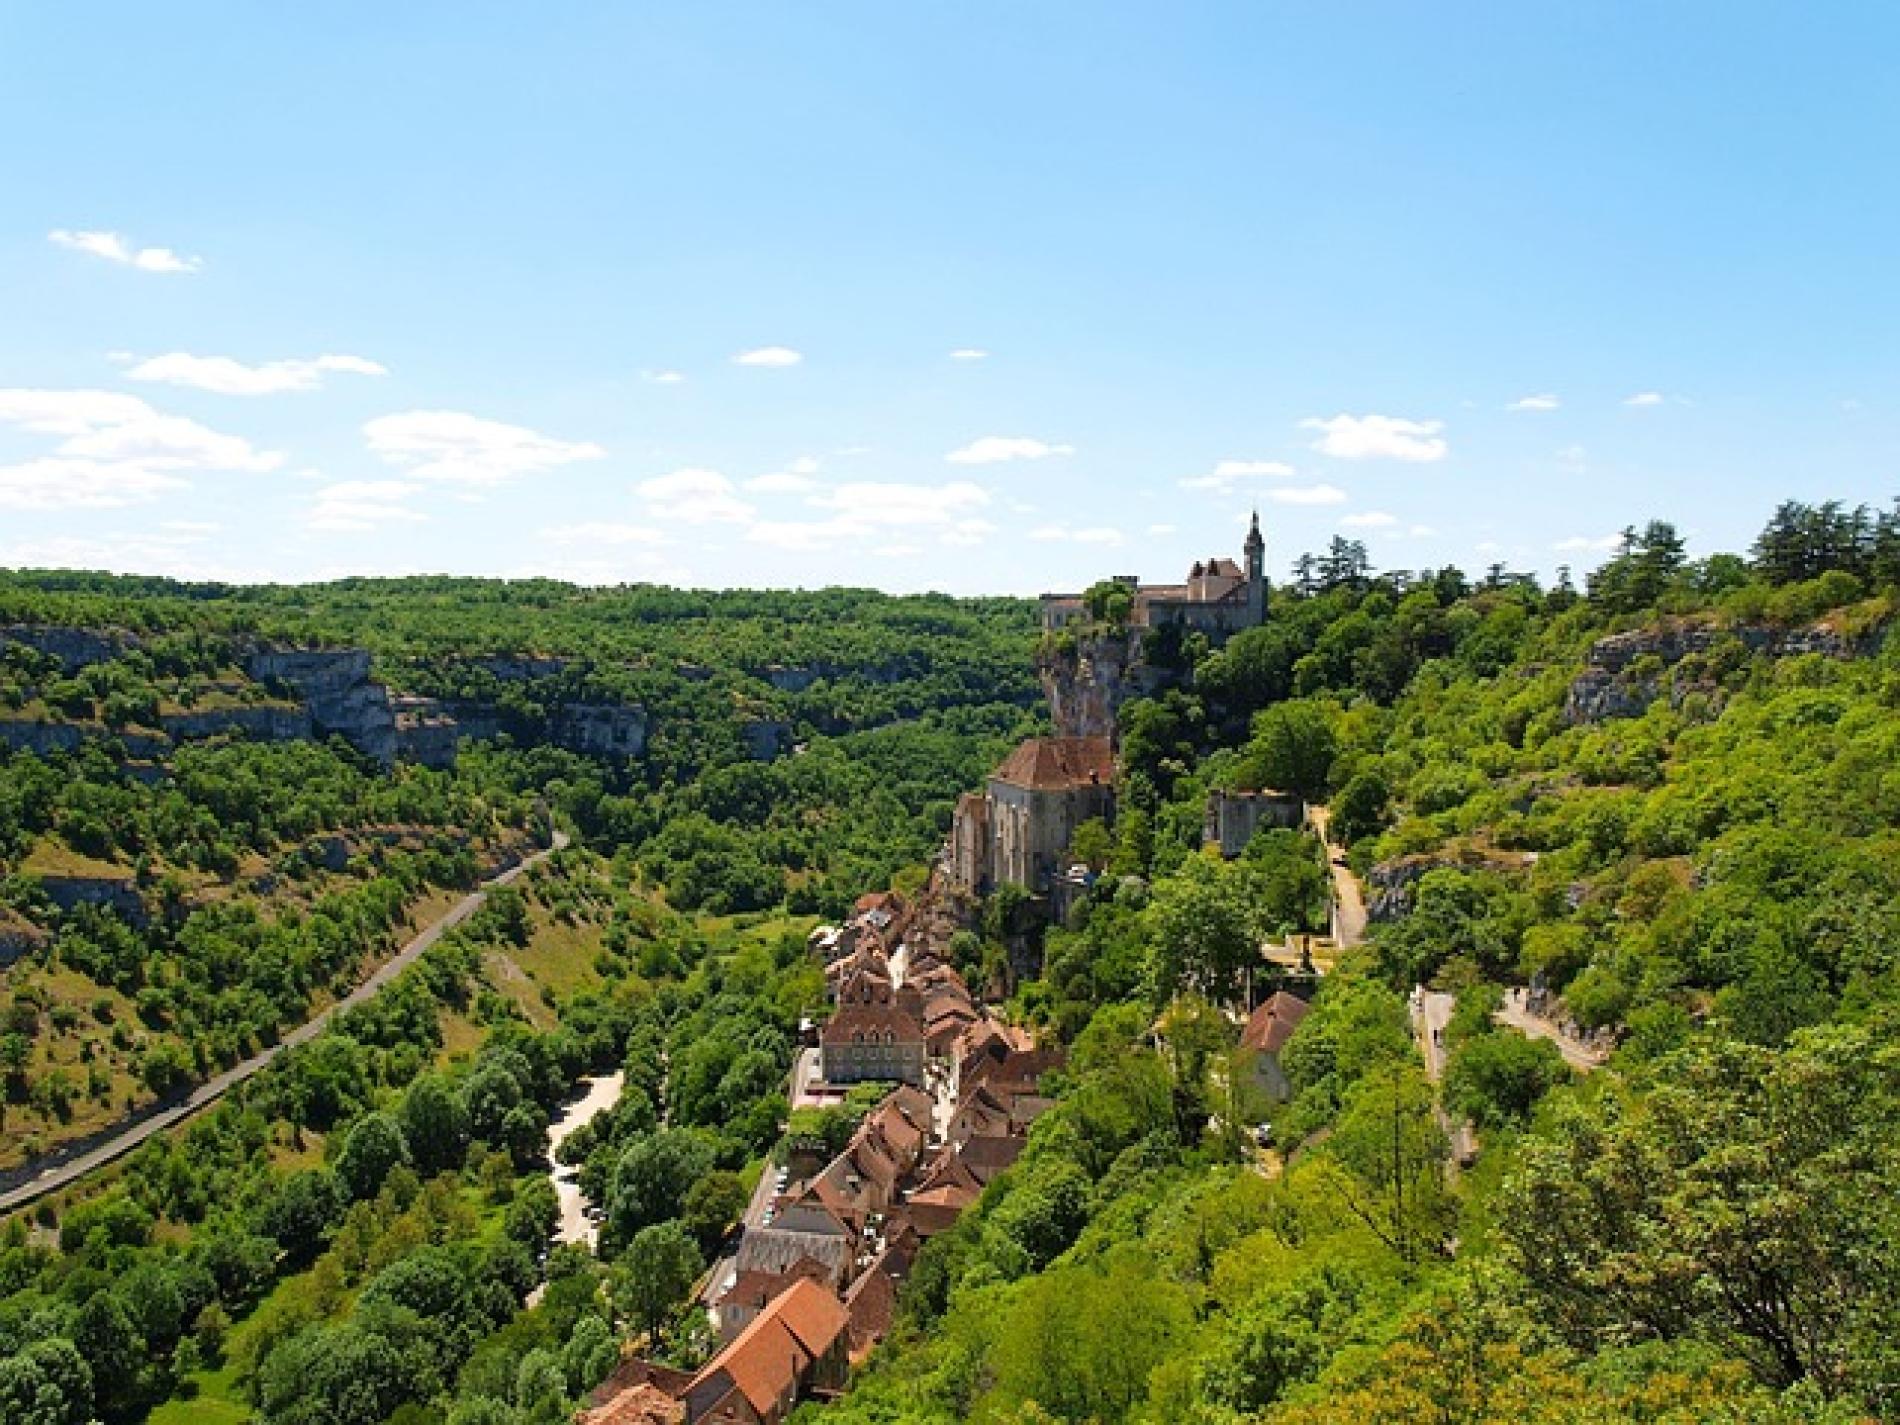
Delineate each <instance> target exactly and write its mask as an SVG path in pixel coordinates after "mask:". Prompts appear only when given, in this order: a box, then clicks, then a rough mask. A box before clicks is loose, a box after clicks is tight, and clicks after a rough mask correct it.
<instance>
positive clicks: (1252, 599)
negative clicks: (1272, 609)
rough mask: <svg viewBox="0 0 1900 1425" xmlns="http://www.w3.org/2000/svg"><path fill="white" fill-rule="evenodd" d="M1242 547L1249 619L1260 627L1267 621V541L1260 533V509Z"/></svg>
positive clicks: (1255, 625)
mask: <svg viewBox="0 0 1900 1425" xmlns="http://www.w3.org/2000/svg"><path fill="white" fill-rule="evenodd" d="M1241 548H1242V549H1243V550H1245V551H1246V555H1247V621H1248V623H1249V624H1250V625H1251V626H1254V627H1258V626H1259V625H1260V624H1263V623H1265V622H1266V621H1267V541H1266V539H1265V537H1264V536H1262V534H1261V533H1260V511H1258V510H1255V511H1254V515H1253V524H1252V525H1251V526H1249V527H1248V530H1247V542H1246V543H1245V544H1244V545H1242V546H1241Z"/></svg>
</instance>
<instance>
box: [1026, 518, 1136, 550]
mask: <svg viewBox="0 0 1900 1425" xmlns="http://www.w3.org/2000/svg"><path fill="white" fill-rule="evenodd" d="M1029 537H1030V538H1031V539H1035V540H1041V541H1043V542H1044V543H1051V544H1053V543H1065V544H1096V545H1102V546H1104V547H1107V548H1111V549H1113V548H1118V547H1120V546H1121V545H1124V544H1126V543H1127V542H1128V536H1127V535H1125V534H1123V533H1122V532H1121V531H1120V530H1118V529H1111V528H1109V527H1108V526H1106V525H1094V526H1090V527H1087V528H1083V529H1071V528H1069V526H1067V525H1059V524H1046V525H1043V526H1042V527H1041V528H1039V529H1032V530H1031V531H1029Z"/></svg>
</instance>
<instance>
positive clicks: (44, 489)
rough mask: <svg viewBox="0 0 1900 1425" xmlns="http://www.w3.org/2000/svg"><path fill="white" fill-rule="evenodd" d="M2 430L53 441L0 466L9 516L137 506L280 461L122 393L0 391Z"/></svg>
mask: <svg viewBox="0 0 1900 1425" xmlns="http://www.w3.org/2000/svg"><path fill="white" fill-rule="evenodd" d="M0 426H12V427H14V428H16V429H18V430H20V431H23V432H26V433H27V434H30V435H42V436H52V437H56V438H57V444H55V445H54V447H53V449H52V451H51V452H50V453H48V454H44V455H41V456H38V457H35V458H32V459H28V460H26V461H23V462H21V463H19V464H15V465H6V466H0V507H6V508H11V509H36V510H48V509H61V508H81V509H103V508H110V507H112V506H116V505H130V504H139V503H142V502H144V501H147V500H152V499H156V498H158V497H159V496H160V495H163V494H166V493H168V492H170V491H173V490H180V489H184V488H186V487H187V486H188V485H189V484H190V482H189V481H188V480H187V479H186V478H185V477H186V476H187V475H189V474H191V473H192V472H195V471H249V472H254V473H264V472H267V471H271V470H275V469H277V468H278V467H279V466H281V465H282V464H283V460H284V457H283V456H282V454H280V453H279V452H276V451H268V450H259V449H257V448H256V447H255V446H253V445H252V444H251V443H250V442H249V441H248V440H246V439H244V438H243V437H242V436H235V435H225V434H223V433H221V432H219V431H214V430H211V429H210V428H209V427H206V426H203V425H200V424H199V423H198V422H196V421H193V420H187V419H185V418H184V417H182V416H171V415H166V414H164V413H163V412H161V411H159V410H157V409H155V408H154V407H152V406H151V405H149V404H147V403H146V402H145V401H143V400H141V399H140V398H139V397H137V396H129V395H126V394H125V393H123V392H120V391H96V390H76V391H49V390H34V389H26V388H15V389H4V390H0Z"/></svg>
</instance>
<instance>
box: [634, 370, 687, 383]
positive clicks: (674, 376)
mask: <svg viewBox="0 0 1900 1425" xmlns="http://www.w3.org/2000/svg"><path fill="white" fill-rule="evenodd" d="M640 379H641V380H642V381H646V382H649V383H650V384H652V385H655V386H677V385H679V384H680V383H681V382H682V381H684V380H685V379H686V377H685V376H683V375H682V374H681V373H679V372H677V371H642V372H641V373H640Z"/></svg>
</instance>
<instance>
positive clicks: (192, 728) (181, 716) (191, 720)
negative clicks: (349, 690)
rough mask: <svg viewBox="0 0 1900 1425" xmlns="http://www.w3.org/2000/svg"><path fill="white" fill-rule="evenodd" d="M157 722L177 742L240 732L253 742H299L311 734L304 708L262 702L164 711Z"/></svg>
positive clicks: (308, 718)
mask: <svg viewBox="0 0 1900 1425" xmlns="http://www.w3.org/2000/svg"><path fill="white" fill-rule="evenodd" d="M159 725H160V726H162V727H163V728H164V729H165V733H166V735H167V736H168V737H172V738H175V739H177V740H179V741H190V740H192V739H194V738H200V737H218V736H222V735H224V734H227V733H239V734H241V735H242V736H245V737H248V738H250V739H251V740H252V741H253V742H298V741H302V740H304V739H307V738H308V737H309V736H310V712H309V709H307V708H302V707H293V706H281V705H274V704H269V703H265V704H260V705H258V706H256V707H245V708H207V709H203V710H193V711H191V712H182V713H166V714H165V715H164V716H163V717H161V718H160V719H159Z"/></svg>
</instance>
